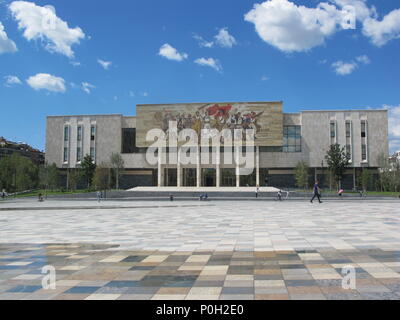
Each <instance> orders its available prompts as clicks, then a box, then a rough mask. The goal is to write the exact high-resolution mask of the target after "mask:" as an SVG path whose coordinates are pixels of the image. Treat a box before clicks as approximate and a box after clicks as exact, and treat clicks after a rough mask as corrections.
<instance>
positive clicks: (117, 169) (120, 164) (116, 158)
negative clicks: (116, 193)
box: [110, 153, 125, 189]
mask: <svg viewBox="0 0 400 320" xmlns="http://www.w3.org/2000/svg"><path fill="white" fill-rule="evenodd" d="M110 163H111V167H112V168H113V170H114V174H115V186H116V188H117V189H119V177H120V174H121V171H122V170H123V169H124V165H125V163H124V159H122V156H121V155H120V154H119V153H113V154H111V158H110Z"/></svg>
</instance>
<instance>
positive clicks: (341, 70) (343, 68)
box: [331, 54, 371, 76]
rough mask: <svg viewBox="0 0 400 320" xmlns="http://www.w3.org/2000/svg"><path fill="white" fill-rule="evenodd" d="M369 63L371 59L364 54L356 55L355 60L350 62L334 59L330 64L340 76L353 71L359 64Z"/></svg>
mask: <svg viewBox="0 0 400 320" xmlns="http://www.w3.org/2000/svg"><path fill="white" fill-rule="evenodd" d="M370 63H371V60H370V59H369V57H368V56H367V55H365V54H364V55H362V56H358V57H356V58H355V61H350V62H343V61H341V60H339V61H336V62H334V63H332V64H331V67H332V68H333V69H334V70H335V72H336V74H338V75H341V76H346V75H349V74H351V73H353V71H355V70H356V69H357V68H358V67H359V66H360V64H364V65H366V64H370Z"/></svg>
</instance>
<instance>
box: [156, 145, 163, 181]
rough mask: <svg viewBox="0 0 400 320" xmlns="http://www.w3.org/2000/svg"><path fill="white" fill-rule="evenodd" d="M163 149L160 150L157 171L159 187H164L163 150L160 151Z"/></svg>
mask: <svg viewBox="0 0 400 320" xmlns="http://www.w3.org/2000/svg"><path fill="white" fill-rule="evenodd" d="M160 149H161V148H158V164H157V165H158V170H157V187H162V184H163V183H162V176H163V174H162V173H163V172H162V170H163V168H162V165H161V152H162V151H161V150H160Z"/></svg>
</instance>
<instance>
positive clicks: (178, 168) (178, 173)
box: [176, 149, 182, 188]
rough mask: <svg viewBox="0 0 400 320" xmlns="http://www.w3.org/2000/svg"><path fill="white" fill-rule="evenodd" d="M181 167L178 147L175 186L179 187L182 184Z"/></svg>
mask: <svg viewBox="0 0 400 320" xmlns="http://www.w3.org/2000/svg"><path fill="white" fill-rule="evenodd" d="M181 173H182V168H181V153H180V152H179V149H178V157H177V166H176V186H177V187H178V188H179V187H181V186H182V174H181Z"/></svg>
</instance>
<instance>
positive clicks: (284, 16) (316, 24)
mask: <svg viewBox="0 0 400 320" xmlns="http://www.w3.org/2000/svg"><path fill="white" fill-rule="evenodd" d="M244 19H245V20H246V21H248V22H251V23H253V24H254V25H255V29H256V32H257V33H258V35H259V36H260V37H261V39H263V40H264V41H265V42H267V43H269V44H270V45H272V46H274V47H276V48H278V49H279V50H281V51H284V52H294V51H298V52H300V51H308V50H310V49H312V48H313V47H316V46H320V45H322V44H324V42H325V38H327V37H329V36H330V35H332V34H334V33H335V32H336V31H337V30H338V29H337V24H338V22H339V21H340V19H341V14H340V12H339V11H338V9H337V7H336V6H334V5H331V4H328V3H326V2H323V3H319V4H318V5H317V7H316V8H307V7H305V6H297V5H296V4H294V3H292V2H290V1H288V0H268V1H265V2H263V3H261V4H255V5H254V8H253V9H252V10H250V11H249V12H248V13H247V14H246V15H245V16H244Z"/></svg>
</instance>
